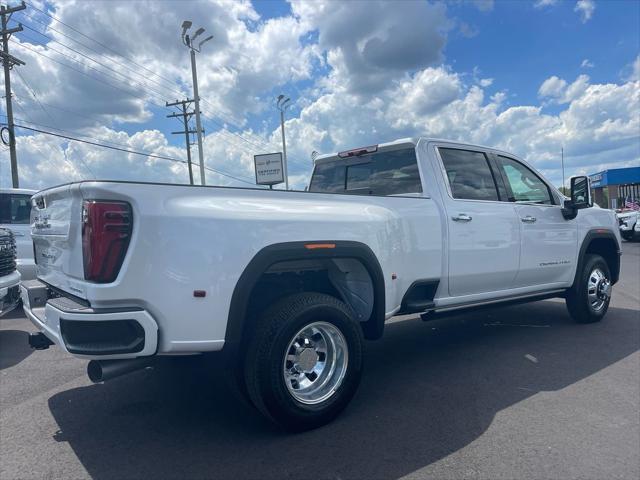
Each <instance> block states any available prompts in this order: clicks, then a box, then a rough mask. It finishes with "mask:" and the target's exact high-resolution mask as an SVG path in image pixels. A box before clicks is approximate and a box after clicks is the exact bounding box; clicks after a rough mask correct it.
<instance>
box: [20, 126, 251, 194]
mask: <svg viewBox="0 0 640 480" xmlns="http://www.w3.org/2000/svg"><path fill="white" fill-rule="evenodd" d="M16 127H18V128H23V129H25V130H30V131H32V132H37V133H42V134H45V135H52V136H54V137H59V138H64V139H66V140H71V141H74V142H80V143H86V144H88V145H93V146H96V147H102V148H108V149H111V150H117V151H120V152H124V153H129V154H132V155H141V156H145V157H150V158H157V159H160V160H168V161H171V162H177V163H181V164H186V163H187V162H185V161H184V160H180V159H178V158H172V157H167V156H164V155H156V154H150V153H144V152H138V151H135V150H129V149H126V148H120V147H113V146H110V145H104V144H102V143H98V142H91V141H88V140H82V139H79V138H75V137H71V136H69V135H62V134H59V133H54V132H47V131H45V130H40V129H38V128H32V127H27V126H25V125H18V124H16ZM205 168H206V169H207V170H209V171H211V172H214V173H217V174H218V175H222V176H225V177H229V178H232V179H233V180H236V181H238V182H242V183H246V184H248V185H252V186H253V185H254V183H253V182H248V181H246V180H243V179H241V178H239V177H236V176H234V175H231V174H229V173H226V172H223V171H221V170H218V169H217V168H212V167H205Z"/></svg>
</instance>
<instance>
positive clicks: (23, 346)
mask: <svg viewBox="0 0 640 480" xmlns="http://www.w3.org/2000/svg"><path fill="white" fill-rule="evenodd" d="M0 352H2V355H0V370H4V369H5V368H9V367H13V366H14V365H17V364H19V363H20V362H21V361H23V360H24V359H25V358H27V357H28V356H29V355H31V354H32V353H33V350H32V349H31V347H29V333H28V332H24V331H22V330H0Z"/></svg>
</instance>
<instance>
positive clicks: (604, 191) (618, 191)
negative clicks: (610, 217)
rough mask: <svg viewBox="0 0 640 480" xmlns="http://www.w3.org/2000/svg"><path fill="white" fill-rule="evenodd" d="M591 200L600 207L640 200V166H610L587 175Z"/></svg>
mask: <svg viewBox="0 0 640 480" xmlns="http://www.w3.org/2000/svg"><path fill="white" fill-rule="evenodd" d="M589 178H590V179H591V188H592V189H593V191H592V194H593V200H594V201H595V202H596V203H597V204H598V205H600V206H601V207H602V208H613V209H617V208H623V207H624V206H625V203H634V202H640V167H629V168H610V169H609V170H604V171H602V172H598V173H594V174H593V175H589Z"/></svg>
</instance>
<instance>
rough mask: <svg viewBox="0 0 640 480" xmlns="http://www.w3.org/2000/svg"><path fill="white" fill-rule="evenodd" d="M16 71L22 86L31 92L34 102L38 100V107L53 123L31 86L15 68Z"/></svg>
mask: <svg viewBox="0 0 640 480" xmlns="http://www.w3.org/2000/svg"><path fill="white" fill-rule="evenodd" d="M16 73H17V74H18V77H20V80H22V83H23V84H24V86H25V87H26V88H27V90H29V92H30V93H31V95H33V98H35V100H36V102H38V105H40V108H41V109H42V111H43V112H44V113H46V114H47V116H48V117H49V118H50V119H51V121H52V122H54V123H55V119H54V118H53V117H52V116H51V114H50V113H49V111H48V110H46V109H45V108H44V107H43V106H42V103H40V99H39V98H38V96H37V95H36V92H35V90H34V89H33V88H31V86H30V85H29V84H28V83H27V81H26V80H25V78H24V77H23V76H22V74H21V73H20V71H18V70H16Z"/></svg>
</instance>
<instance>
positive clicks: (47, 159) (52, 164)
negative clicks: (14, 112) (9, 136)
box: [3, 98, 95, 178]
mask: <svg viewBox="0 0 640 480" xmlns="http://www.w3.org/2000/svg"><path fill="white" fill-rule="evenodd" d="M16 105H17V106H18V108H19V109H20V110H22V113H24V114H25V116H27V117H29V114H28V113H27V110H26V109H25V108H24V107H23V106H22V104H21V102H20V101H19V100H18V98H16ZM3 116H4V115H3ZM16 120H18V121H22V120H21V119H18V118H16ZM17 126H18V125H16V127H17ZM33 146H34V147H35V149H36V150H37V151H38V152H40V153H41V154H42V156H43V157H44V159H45V160H46V161H47V162H49V163H50V164H51V166H52V167H53V168H54V169H55V170H57V169H58V166H57V165H55V164H54V163H53V160H52V159H51V158H50V156H49V155H47V154H45V153H44V152H43V151H42V150H40V147H39V146H38V145H35V144H34V145H33ZM64 161H65V162H66V163H67V165H69V166H70V167H71V170H72V171H73V172H74V173H75V174H76V176H78V172H77V171H76V167H75V165H73V164H72V163H71V162H70V161H69V159H67V157H66V156H65V158H64ZM83 164H84V161H83ZM85 167H87V166H86V165H85ZM87 169H88V170H89V172H91V169H89V167H87ZM94 178H95V175H94Z"/></svg>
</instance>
